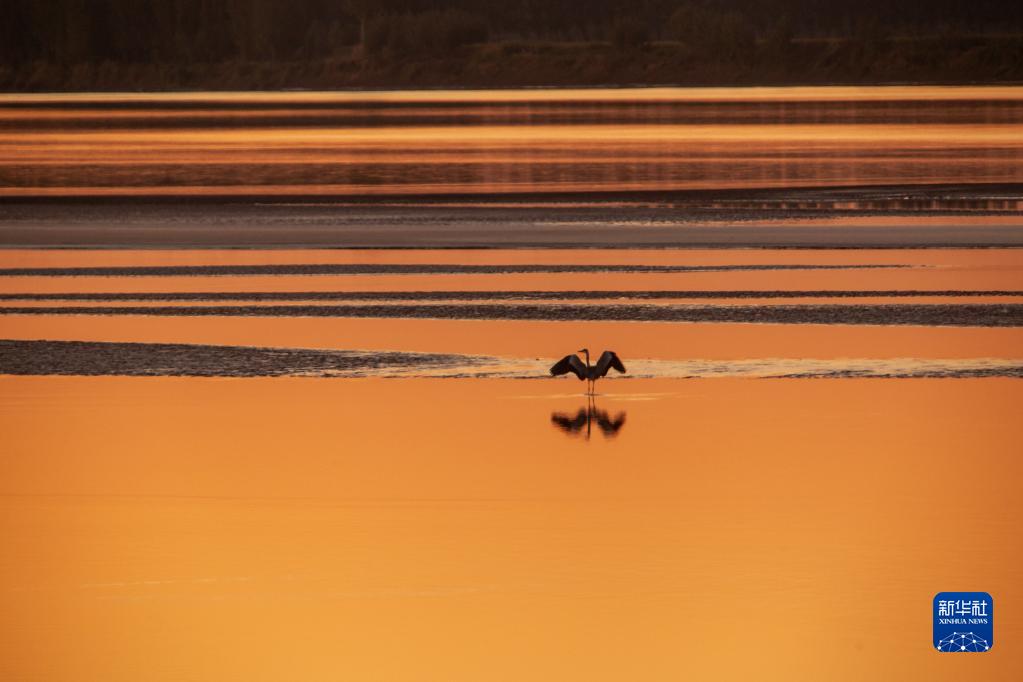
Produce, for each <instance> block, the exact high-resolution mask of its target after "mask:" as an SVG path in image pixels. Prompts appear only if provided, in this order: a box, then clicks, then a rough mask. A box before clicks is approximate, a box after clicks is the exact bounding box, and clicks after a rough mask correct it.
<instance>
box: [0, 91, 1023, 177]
mask: <svg viewBox="0 0 1023 682" xmlns="http://www.w3.org/2000/svg"><path fill="white" fill-rule="evenodd" d="M1021 159H1023V88H1005V87H944V88H942V87H885V88H777V89H771V88H753V89H727V88H724V89H695V90H691V89H644V90H581V91H572V90H568V91H564V90H534V91H503V92H474V91H461V92H451V91H447V92H445V91H438V92H409V93H264V94H260V93H255V94H254V93H229V94H213V93H197V94H159V95H157V94H149V95H146V94H137V95H81V94H76V95H0V194H6V195H22V196H23V195H40V194H44V195H45V194H61V195H66V194H70V195H79V194H86V195H92V194H114V195H120V194H142V195H152V194H186V195H187V194H227V195H234V194H244V195H252V194H257V195H310V194H316V195H323V194H327V195H339V196H347V195H366V194H386V195H401V194H437V193H456V194H481V193H537V192H557V191H585V192H603V191H633V190H672V189H694V188H699V189H721V188H768V187H808V186H809V187H828V186H835V185H884V184H896V185H897V184H935V183H1010V182H1020V181H1023V163H1021Z"/></svg>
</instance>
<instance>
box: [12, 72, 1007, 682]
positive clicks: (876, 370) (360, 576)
mask: <svg viewBox="0 0 1023 682" xmlns="http://www.w3.org/2000/svg"><path fill="white" fill-rule="evenodd" d="M1021 149H1023V88H868V89H851V88H816V89H815V88H809V89H806V88H804V89H791V88H783V89H758V90H727V89H724V90H685V91H681V90H642V91H627V90H614V91H611V90H587V91H542V92H535V91H531V92H522V91H507V92H492V93H478V92H431V93H403V94H396V93H372V94H366V93H362V94H336V93H335V94H326V93H286V94H252V93H241V94H222V95H212V94H173V95H160V96H156V95H124V96H117V95H104V96H99V95H96V96H93V95H43V96H0V194H6V195H46V194H55V195H79V194H81V195H91V194H114V195H118V194H139V195H142V196H153V195H159V194H184V195H190V194H238V195H256V196H258V197H269V198H270V199H271V200H272V201H271V202H270V203H271V204H272V206H267V205H265V204H264V203H263V202H262V200H261V199H260V200H257V201H255V202H253V201H249V202H247V203H244V204H239V205H234V204H230V205H228V204H224V203H216V204H206V203H202V202H189V205H186V202H177V203H175V202H172V203H168V204H163V205H160V206H158V207H156V208H153V207H149V208H146V207H144V206H141V205H134V204H120V203H117V202H109V203H103V204H101V205H85V204H77V203H60V204H56V203H55V204H54V205H48V204H46V203H41V204H37V203H31V202H27V203H24V204H21V205H19V206H18V207H15V206H13V205H8V206H6V207H5V206H3V205H0V244H4V245H7V246H9V247H12V248H0V542H2V543H3V546H4V552H3V553H2V554H0V677H2V678H3V679H5V680H8V679H9V680H19V681H20V680H45V681H47V682H50V681H60V682H63V681H65V680H67V681H71V680H74V681H77V680H91V679H97V680H100V679H101V680H110V681H117V680H124V681H125V682H129V681H131V682H135V681H137V680H154V681H158V680H168V681H170V680H175V681H176V680H182V679H195V680H204V681H205V680H239V681H242V680H244V681H246V682H249V681H252V680H267V681H270V680H282V679H298V680H324V681H326V680H337V679H353V680H381V681H383V680H387V681H388V682H391V681H395V680H410V681H411V680H422V679H441V680H464V681H466V682H469V681H472V682H476V681H479V680H495V681H496V680H508V681H512V680H534V679H535V680H623V679H640V680H651V681H660V680H677V679H683V678H686V677H692V678H695V679H743V680H745V679H765V680H767V679H777V680H792V679H797V680H799V679H829V680H830V679H837V680H865V679H875V678H876V677H877V675H878V671H879V670H883V671H885V675H886V676H887V677H890V678H892V679H916V678H926V679H929V680H957V679H984V680H1015V679H1016V677H1018V671H1019V670H1020V669H1021V668H1023V653H1021V652H1023V650H1021V649H1020V647H1019V646H1016V645H1015V643H1016V642H1018V641H1019V640H1020V638H1021V637H1023V616H1021V612H1020V611H1019V609H1017V608H1015V607H1014V605H1015V604H1018V603H1020V602H1021V601H1023V569H1021V568H1020V567H1021V566H1023V549H1021V546H1020V543H1019V542H1018V541H1017V540H1015V538H1016V536H1017V535H1018V527H1019V522H1020V519H1021V518H1023V501H1021V497H1020V495H1019V494H1018V493H1019V491H1018V488H1019V484H1018V482H1019V480H1020V476H1021V474H1023V471H1021V461H1020V458H1019V449H1020V448H1019V442H1020V438H1019V437H1020V428H1019V424H1018V412H1019V404H1020V401H1021V400H1023V382H1021V381H1020V380H1019V379H1018V378H1011V377H1018V376H1019V375H1020V373H1021V372H1023V258H1021V256H1020V254H1021V253H1023V251H1020V250H1019V249H1016V248H1004V247H1006V246H1008V245H1011V244H1015V243H1018V234H1019V232H1020V230H1021V227H1020V220H1019V214H1020V197H1019V196H1018V195H1017V194H1016V193H1013V192H1012V191H1007V190H1006V191H1002V190H997V189H991V190H990V191H986V190H985V197H984V198H983V199H982V200H978V199H975V198H969V197H967V198H963V197H958V198H956V197H949V196H946V195H945V194H942V193H939V195H937V198H935V199H933V202H934V203H920V201H919V200H916V199H906V198H904V197H903V196H902V192H901V191H898V192H896V191H894V190H893V191H892V192H888V191H887V190H885V191H884V192H880V193H879V194H878V196H881V198H876V197H874V196H873V195H870V196H868V194H867V193H865V191H863V190H850V191H848V192H847V193H846V194H844V195H843V196H841V197H836V196H831V197H829V198H826V199H821V198H820V197H819V196H817V197H814V196H810V195H812V194H813V192H806V191H804V190H806V188H820V187H827V186H830V185H863V184H868V185H869V184H876V185H889V184H915V183H925V184H926V183H1011V182H1019V181H1021V180H1023V164H1021V163H1020V161H1021V157H1020V151H1021ZM728 187H733V188H739V189H741V190H746V189H753V188H761V187H783V188H786V191H785V192H783V193H782V194H780V195H779V196H776V197H774V198H773V199H772V200H771V202H770V203H769V204H763V203H762V202H763V198H762V197H758V196H755V193H750V194H749V195H747V193H746V192H745V191H740V192H737V193H736V194H735V195H733V196H732V197H731V198H730V199H729V200H728V201H729V203H728V204H727V206H726V208H729V210H731V209H732V208H735V207H736V206H740V207H742V208H743V210H748V211H749V213H748V214H741V215H739V214H738V213H728V214H717V213H715V214H713V218H712V219H707V218H706V216H704V217H703V218H701V220H702V221H703V222H702V223H701V224H700V227H699V230H702V232H701V233H700V234H703V237H701V238H700V239H697V238H695V237H693V236H692V235H693V234H694V232H692V231H691V225H689V222H688V221H690V220H691V216H690V214H689V213H688V212H687V211H689V210H690V209H693V206H691V205H690V206H689V207H688V208H686V209H685V210H681V209H677V208H676V206H675V205H674V204H671V203H670V202H668V203H666V204H665V205H664V206H661V207H660V208H659V209H658V211H659V212H657V213H656V214H651V213H646V212H645V211H647V208H646V207H645V200H642V201H632V202H630V201H620V202H617V201H616V202H604V203H603V204H602V205H601V206H600V207H599V208H598V209H593V208H592V206H593V205H594V203H595V202H594V203H590V202H589V200H588V199H585V198H584V199H583V200H581V202H580V203H582V204H586V205H585V206H583V207H582V208H578V207H576V206H570V205H568V204H567V203H566V202H565V201H564V200H563V199H560V198H558V199H552V200H551V202H549V203H548V202H545V201H544V200H543V198H542V197H541V198H539V199H537V198H536V197H533V198H531V199H529V200H528V201H527V202H517V201H513V200H512V199H513V198H509V199H508V205H511V206H513V208H514V207H520V206H521V205H522V204H523V203H526V204H528V208H526V209H523V210H522V211H519V210H518V208H514V210H513V209H507V210H506V209H505V208H496V209H494V210H489V209H488V210H480V209H479V208H478V207H474V206H472V204H473V203H474V202H476V200H475V199H471V198H470V199H465V198H457V197H456V198H453V199H450V200H448V199H444V200H442V201H438V202H436V203H434V204H433V207H432V209H429V210H428V207H426V206H425V204H424V203H423V202H422V201H420V200H419V199H417V198H414V197H409V196H397V197H395V198H394V199H393V201H391V200H388V203H389V204H390V206H389V207H381V206H379V205H375V206H370V207H363V208H355V207H353V204H354V203H355V200H356V199H357V198H358V197H359V196H361V195H364V194H370V193H379V194H394V195H408V194H415V193H434V192H455V193H459V194H463V193H464V194H472V195H477V194H481V193H502V192H524V193H531V194H535V193H542V192H549V191H558V190H586V191H597V192H598V193H599V192H604V191H608V192H610V191H619V190H622V189H625V190H639V189H680V188H714V189H721V188H728ZM992 187H993V186H992ZM799 188H802V189H799ZM790 190H791V191H790ZM797 190H799V191H797ZM309 194H327V195H333V194H336V195H338V199H337V200H336V201H327V202H322V201H321V202H319V203H315V204H314V205H313V206H312V207H311V208H310V207H309V206H305V205H292V204H300V203H302V202H297V201H293V200H291V199H289V198H288V197H289V196H291V195H309ZM801 194H802V195H801ZM275 195H280V196H275ZM282 199H284V201H282ZM501 201H504V200H503V199H497V202H498V203H499V202H501ZM708 201H710V200H708ZM927 201H932V200H930V199H928V200H927ZM711 203H713V202H711ZM441 204H444V205H443V206H441ZM707 207H708V208H709V209H712V210H717V208H718V207H715V206H712V205H710V204H708V206H707ZM492 208H493V203H492ZM765 209H769V210H768V213H767V214H764V215H761V214H759V213H758V211H761V210H765ZM775 209H778V211H775ZM789 209H799V210H802V209H812V210H813V211H816V213H814V214H813V216H812V217H811V218H804V219H803V221H804V223H807V224H806V225H805V228H806V229H805V230H803V231H802V232H799V230H802V229H803V228H798V229H796V228H795V227H794V226H793V224H792V220H791V218H790V217H786V216H787V214H786V213H785V211H788V210H789ZM846 209H855V211H858V212H857V213H856V215H854V216H852V217H851V218H850V217H849V216H844V215H838V212H841V211H844V210H846ZM921 209H922V210H925V211H930V210H935V211H937V213H936V214H933V215H931V214H914V215H911V216H905V215H904V214H902V213H900V212H902V211H907V210H909V211H917V210H921ZM628 211H632V212H631V213H628ZM771 211H774V212H771ZM874 211H879V212H880V215H877V214H875V213H873V212H874ZM991 211H997V212H999V213H1000V215H997V216H992V215H989V213H990V212H991ZM676 213H677V214H678V215H675V214H676ZM963 214H968V215H963ZM737 216H738V217H737ZM836 216H837V217H836ZM737 221H741V222H742V224H741V226H740V228H741V229H742V230H746V233H743V234H742V235H739V236H734V235H733V236H732V237H721V236H718V235H720V234H721V233H724V232H726V231H727V230H731V229H739V228H736V222H737ZM339 226H340V228H344V229H340V228H339ZM334 229H338V230H339V231H338V232H337V233H336V234H335V233H330V230H334ZM786 230H796V232H798V234H797V233H796V232H793V233H791V234H789V236H788V237H785V236H784V234H785V233H786ZM526 233H528V234H529V235H531V236H523V235H524V234H526ZM747 233H748V234H747ZM893 233H897V234H895V235H894V236H893ZM644 234H647V235H648V237H649V238H641V237H642V235H644ZM338 235H340V236H338ZM381 235H382V236H381ZM637 235H638V236H637ZM649 235H653V236H649ZM678 235H683V237H682V238H680V237H679V236H678ZM751 235H753V236H751ZM765 235H766V236H765ZM807 235H809V236H807ZM953 238H954V239H953ZM772 239H775V240H780V241H772ZM594 240H595V241H596V242H597V244H600V245H603V246H604V248H596V249H579V248H565V246H566V245H567V244H589V243H591V242H593V241H594ZM687 240H688V244H689V245H694V244H698V245H702V246H707V245H708V244H716V246H715V247H714V248H678V246H679V243H687ZM701 240H702V241H701ZM786 240H788V241H787V242H786ZM1014 240H1015V241H1014ZM43 244H49V245H51V246H70V245H77V246H90V245H91V246H93V247H99V246H105V247H133V248H93V249H90V248H79V249H45V248H13V247H14V246H23V247H33V246H35V247H38V246H39V245H43ZM295 244H302V245H304V246H306V247H311V246H313V245H328V246H338V245H339V244H340V245H348V246H372V247H374V248H363V249H344V248H341V249H337V248H335V249H317V248H280V247H282V246H289V245H291V246H293V245H295ZM794 244H796V245H798V244H801V245H802V248H798V249H791V248H754V249H751V248H731V247H733V246H743V245H759V246H761V247H763V246H773V247H778V246H786V245H789V246H791V245H794ZM863 244H876V245H878V248H849V247H851V246H856V245H860V246H861V247H862V245H863ZM140 245H141V246H143V247H144V246H149V247H162V248H149V249H147V248H140ZM242 245H247V246H250V247H251V246H276V247H279V248H276V249H264V248H252V249H250V248H221V249H217V248H211V247H225V246H234V247H238V246H242ZM386 245H390V246H406V247H407V246H418V247H421V248H417V249H399V250H394V249H387V248H378V247H380V246H386ZM459 245H460V246H466V245H475V246H485V247H489V248H486V249H468V250H462V249H456V248H450V247H452V246H459ZM615 245H617V246H618V247H619V248H612V247H613V246H615ZM630 245H631V246H636V245H638V246H660V247H662V248H659V249H656V250H652V249H649V248H630ZM808 245H809V246H808ZM829 245H830V246H836V245H837V246H842V247H844V248H825V247H827V246H829ZM970 245H973V246H987V247H999V248H950V247H952V246H958V247H963V246H970ZM527 246H528V247H530V248H526V247H527ZM551 246H554V247H557V248H550V247H551ZM669 246H670V247H674V248H663V247H669ZM934 246H942V247H945V248H933V247H934ZM195 247H203V248H195ZM445 247H447V248H445ZM495 247H496V248H495ZM515 247H518V248H515ZM533 247H535V248H533ZM540 247H544V248H540ZM811 247H812V248H811ZM893 247H898V248H893ZM623 311H633V312H634V313H635V314H632V313H630V315H631V317H630V316H629V315H623V314H622V313H623ZM636 311H638V312H636ZM693 311H698V312H700V315H702V316H703V317H701V318H700V319H698V320H694V319H693V318H692V317H691V315H692V314H693ZM371 312H372V314H370V313H371ZM523 312H525V313H528V314H525V315H522V313H523ZM184 313H189V314H187V315H186V314H184ZM667 313H670V315H667V316H665V314H667ZM513 314H514V315H519V319H508V317H509V316H512V315H513ZM687 316H689V317H687ZM782 318H784V322H781V321H779V320H781V319H782ZM582 345H587V346H588V347H589V348H590V349H591V350H594V351H596V352H599V351H600V350H602V349H604V348H611V349H614V350H616V351H618V352H619V353H620V354H621V356H622V358H623V359H624V361H625V364H626V366H627V367H628V368H629V373H628V374H627V375H625V376H619V377H615V378H610V379H605V380H602V381H601V382H600V383H599V384H598V391H599V394H600V395H598V396H596V397H595V398H594V399H587V398H586V397H585V396H583V395H582V390H583V389H582V386H581V384H580V383H579V382H577V381H575V380H574V379H567V378H561V379H550V378H547V377H546V376H545V375H546V368H547V367H548V366H549V365H550V364H551V363H552V362H553V361H554V360H555V359H557V358H558V357H560V356H561V355H563V354H565V353H567V352H571V351H573V350H575V349H576V348H579V347H581V346H582ZM352 351H357V353H354V354H353V353H352ZM42 375H48V376H42ZM87 375H89V376H87ZM129 375H146V376H129ZM780 376H785V377H793V376H798V377H817V378H785V379H780V378H763V377H780ZM440 377H446V378H440ZM687 377H693V378H687ZM820 377H829V378H820ZM861 377H871V378H861ZM896 377H902V378H896ZM906 377H958V378H906ZM964 377H972V378H964ZM977 377H986V378H977ZM958 589H975V590H986V591H989V592H991V593H992V594H993V595H994V598H995V600H996V601H997V602H998V603H999V609H998V624H997V626H996V636H995V646H994V648H993V649H992V650H991V651H990V652H988V653H986V654H983V655H976V656H968V657H955V656H943V655H939V654H936V652H934V651H933V650H932V647H931V643H930V636H931V633H930V622H929V615H930V605H931V599H932V597H933V595H934V594H935V593H936V592H938V591H942V590H958Z"/></svg>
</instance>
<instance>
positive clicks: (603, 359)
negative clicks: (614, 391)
mask: <svg viewBox="0 0 1023 682" xmlns="http://www.w3.org/2000/svg"><path fill="white" fill-rule="evenodd" d="M576 353H585V354H586V364H585V365H584V364H583V361H582V360H580V359H579V356H578V355H576V354H575V353H573V354H572V355H566V356H565V357H563V358H561V359H560V360H558V362H556V363H555V364H554V366H553V367H551V376H554V377H556V376H559V375H561V374H568V373H569V372H572V373H573V374H575V375H576V376H577V377H579V381H582V380H583V379H585V380H586V382H587V383H586V394H587V395H593V385H594V384H595V383H596V382H597V379H599V378H600V377H602V376H605V375H606V374H607V371H608V370H609V369H611V368H612V367H614V368H615V369H617V370H618V371H619V372H625V365H623V364H622V361H621V360H620V359H619V358H618V355H617V354H615V352H614V351H613V350H606V351H604V352H603V353H601V354H600V359H599V360H597V364H595V365H591V364H590V351H589V349H588V348H582V349H580V350H577V351H576Z"/></svg>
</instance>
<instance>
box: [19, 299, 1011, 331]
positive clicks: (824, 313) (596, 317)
mask: <svg viewBox="0 0 1023 682" xmlns="http://www.w3.org/2000/svg"><path fill="white" fill-rule="evenodd" d="M0 315H163V316H171V317H212V316H225V315H226V316H255V315H261V316H266V317H279V318H287V317H355V318H372V317H396V318H403V319H405V318H424V319H435V320H440V319H445V320H574V321H593V322H598V321H608V320H617V321H630V322H751V323H764V324H870V325H922V326H964V327H1020V326H1023V304H1019V303H995V304H969V303H958V304H952V305H940V304H926V305H913V304H902V305H839V304H835V305H759V306H740V305H729V306H717V307H704V306H695V305H693V306H670V305H657V306H652V305H646V306H644V305H604V306H578V305H559V304H548V305H543V306H537V305H517V304H509V305H486V304H479V305H474V304H462V305H403V304H392V305H333V306H324V305H294V306H285V305H260V306H243V305H238V306H116V307H115V306H107V307H103V306H47V307H26V306H21V307H19V306H4V307H0Z"/></svg>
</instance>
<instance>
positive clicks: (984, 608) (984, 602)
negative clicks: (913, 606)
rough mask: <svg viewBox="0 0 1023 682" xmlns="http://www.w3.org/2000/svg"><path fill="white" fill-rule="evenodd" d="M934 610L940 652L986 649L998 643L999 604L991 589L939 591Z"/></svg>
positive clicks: (936, 637) (935, 631) (980, 650)
mask: <svg viewBox="0 0 1023 682" xmlns="http://www.w3.org/2000/svg"><path fill="white" fill-rule="evenodd" d="M932 609H933V611H934V648H935V649H937V650H938V651H941V652H945V653H965V652H984V651H989V650H990V649H991V647H992V646H994V643H995V642H994V612H995V604H994V600H993V599H992V598H991V595H990V594H988V593H987V592H939V593H938V594H936V595H934V603H933V605H932Z"/></svg>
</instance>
